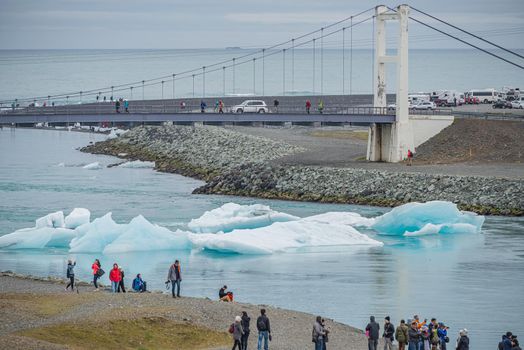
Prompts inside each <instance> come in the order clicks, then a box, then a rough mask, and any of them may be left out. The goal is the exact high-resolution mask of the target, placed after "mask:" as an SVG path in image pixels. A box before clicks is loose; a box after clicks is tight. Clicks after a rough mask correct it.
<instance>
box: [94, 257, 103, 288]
mask: <svg viewBox="0 0 524 350" xmlns="http://www.w3.org/2000/svg"><path fill="white" fill-rule="evenodd" d="M101 267H102V265H101V264H100V260H98V259H95V262H94V263H93V265H91V269H92V270H93V284H94V285H95V291H98V283H96V282H97V281H98V279H99V278H100V276H102V275H101V271H100V268H101ZM102 271H103V270H102Z"/></svg>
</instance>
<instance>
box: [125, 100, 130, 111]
mask: <svg viewBox="0 0 524 350" xmlns="http://www.w3.org/2000/svg"><path fill="white" fill-rule="evenodd" d="M124 109H125V111H126V113H129V101H128V100H124Z"/></svg>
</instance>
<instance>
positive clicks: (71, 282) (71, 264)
mask: <svg viewBox="0 0 524 350" xmlns="http://www.w3.org/2000/svg"><path fill="white" fill-rule="evenodd" d="M75 266H76V261H75V262H73V261H72V260H71V259H69V260H68V261H67V272H66V276H67V278H69V283H68V284H67V286H66V288H65V290H66V292H67V289H68V288H69V286H71V292H73V291H74V290H75V270H74V268H75Z"/></svg>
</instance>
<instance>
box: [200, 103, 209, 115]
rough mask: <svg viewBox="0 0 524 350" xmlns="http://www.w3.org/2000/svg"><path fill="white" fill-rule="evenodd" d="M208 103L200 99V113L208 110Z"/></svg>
mask: <svg viewBox="0 0 524 350" xmlns="http://www.w3.org/2000/svg"><path fill="white" fill-rule="evenodd" d="M206 107H207V104H206V103H205V102H204V100H200V113H205V112H206Z"/></svg>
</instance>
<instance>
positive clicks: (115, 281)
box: [109, 263, 122, 293]
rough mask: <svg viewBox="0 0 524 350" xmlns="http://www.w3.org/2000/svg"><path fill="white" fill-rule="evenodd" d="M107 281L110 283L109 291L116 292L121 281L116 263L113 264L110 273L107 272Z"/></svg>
mask: <svg viewBox="0 0 524 350" xmlns="http://www.w3.org/2000/svg"><path fill="white" fill-rule="evenodd" d="M109 280H110V281H111V291H112V292H113V293H116V292H118V285H119V284H120V281H121V280H122V274H121V273H120V270H119V269H118V264H117V263H114V264H113V268H112V269H111V272H109Z"/></svg>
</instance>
